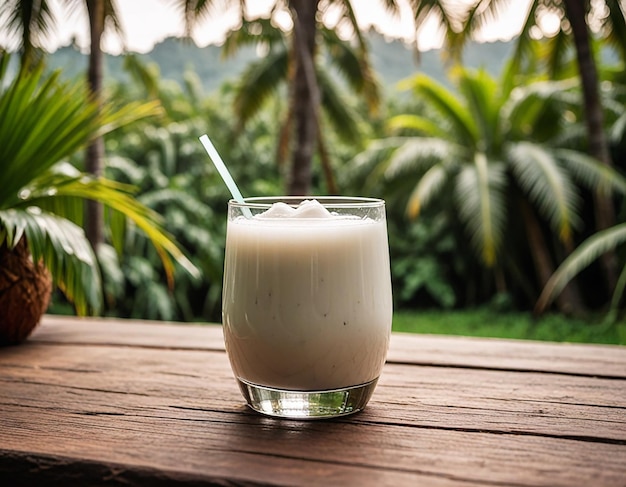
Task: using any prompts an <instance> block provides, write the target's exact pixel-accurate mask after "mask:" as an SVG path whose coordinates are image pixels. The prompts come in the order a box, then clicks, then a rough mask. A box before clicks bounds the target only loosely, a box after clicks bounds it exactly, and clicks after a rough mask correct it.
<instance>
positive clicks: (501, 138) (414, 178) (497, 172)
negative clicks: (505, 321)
mask: <svg viewBox="0 0 626 487" xmlns="http://www.w3.org/2000/svg"><path fill="white" fill-rule="evenodd" d="M509 75H510V71H506V72H505V74H504V75H503V77H502V79H500V80H496V79H493V78H492V77H491V76H489V75H488V74H487V73H486V72H484V71H470V70H467V69H462V68H459V69H458V71H457V72H456V73H455V79H456V80H457V83H458V90H459V95H455V94H454V93H453V92H451V91H450V90H448V89H446V88H445V87H444V86H442V85H440V84H438V83H436V82H435V81H433V80H432V79H430V78H428V77H425V76H416V77H415V78H413V79H412V80H410V81H409V82H408V84H407V86H408V87H410V88H411V89H412V90H413V93H414V94H415V96H416V98H418V99H420V100H422V102H423V104H424V109H423V113H422V114H420V115H416V114H405V115H399V116H397V117H394V118H393V119H391V120H390V121H389V124H390V126H391V127H392V128H394V129H395V130H400V131H401V133H402V135H401V136H396V137H390V138H387V139H382V140H379V141H376V142H374V143H373V144H372V145H371V147H370V148H369V149H368V151H366V152H365V153H363V154H361V155H359V156H358V157H357V158H356V159H355V161H354V164H355V165H356V166H360V167H361V170H362V171H363V173H365V174H369V176H368V177H369V179H370V181H377V180H381V179H382V180H387V181H388V182H390V183H391V182H394V181H402V182H404V183H405V184H410V185H411V186H412V189H411V194H410V196H409V197H408V203H407V213H408V215H409V216H410V217H413V218H415V217H417V216H418V215H419V213H420V212H421V210H422V208H423V207H424V206H426V205H428V204H429V203H431V202H432V201H434V200H436V199H439V200H440V201H450V199H449V198H448V196H449V195H453V200H452V201H453V204H454V205H455V208H456V213H457V214H458V218H459V219H460V221H461V222H462V224H463V225H464V228H465V230H466V234H467V235H468V237H469V241H470V243H471V244H472V246H473V248H474V249H475V250H476V252H477V253H478V255H479V256H480V258H481V260H482V262H483V264H484V265H485V266H486V267H487V268H490V269H494V270H495V272H496V278H498V275H499V272H500V270H499V269H500V268H501V266H502V265H505V264H507V254H510V248H509V247H507V245H509V244H512V246H513V247H514V246H516V245H517V244H516V243H515V242H513V243H511V242H505V238H506V235H507V233H508V230H507V229H508V228H509V227H508V226H507V225H511V223H512V220H513V218H514V216H513V215H519V218H521V219H522V222H523V225H524V229H525V238H526V239H527V241H528V245H529V250H530V252H531V256H532V258H533V261H534V263H535V269H536V277H537V280H538V281H539V282H538V285H539V287H543V286H544V285H545V283H546V282H547V280H548V278H549V276H550V274H551V269H553V268H554V264H553V257H552V255H551V253H550V251H549V250H548V249H549V246H548V244H547V242H546V238H545V235H544V231H543V230H542V225H548V226H549V227H550V228H551V229H552V232H553V233H554V235H556V236H557V238H558V240H560V241H561V242H562V244H563V245H565V246H566V248H571V247H572V242H573V231H574V230H575V228H576V226H577V224H578V222H579V203H580V195H579V190H578V188H577V184H576V183H579V184H583V185H585V186H587V187H590V188H594V189H595V188H597V187H599V186H601V185H605V187H606V186H610V187H611V188H613V189H615V190H619V191H621V192H622V193H623V192H626V181H625V180H624V178H622V177H621V176H620V175H619V174H617V173H615V171H613V170H611V169H610V168H608V167H604V166H599V165H597V164H596V163H595V159H593V158H590V157H588V156H586V155H584V154H582V153H579V152H576V151H573V150H569V149H565V148H561V147H559V146H558V145H556V144H555V143H554V140H555V138H556V135H558V134H559V131H560V130H561V129H562V127H563V124H564V123H565V119H564V116H563V113H564V110H563V108H564V107H565V106H567V104H568V103H571V98H572V97H573V96H575V95H573V93H572V90H571V83H569V82H560V83H549V82H539V83H535V84H531V85H528V86H527V87H519V88H515V89H512V88H511V86H512V83H510V82H509V81H508V77H509ZM513 247H511V248H513ZM505 249H506V250H505ZM510 270H511V269H510ZM512 275H514V273H513V272H512ZM499 286H500V287H501V288H503V286H504V283H503V281H502V280H501V278H500V283H499ZM501 290H503V289H501ZM529 299H531V300H532V299H533V297H532V296H529ZM576 304H577V300H576V299H574V298H571V297H568V296H567V295H566V296H564V297H562V298H561V301H560V306H561V307H562V309H566V308H569V309H573V308H575V306H576Z"/></svg>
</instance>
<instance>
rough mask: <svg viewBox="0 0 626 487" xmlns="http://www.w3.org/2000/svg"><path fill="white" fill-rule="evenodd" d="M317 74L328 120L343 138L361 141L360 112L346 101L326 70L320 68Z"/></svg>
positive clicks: (355, 141)
mask: <svg viewBox="0 0 626 487" xmlns="http://www.w3.org/2000/svg"><path fill="white" fill-rule="evenodd" d="M317 76H318V78H317V82H318V86H319V89H320V94H321V103H322V109H323V110H324V114H325V115H326V118H327V120H328V122H329V123H330V125H332V127H333V129H334V131H335V132H336V133H337V135H339V137H340V138H341V139H343V140H344V141H346V142H349V143H352V144H357V143H359V141H360V140H361V132H360V130H359V125H358V114H357V113H356V111H354V110H352V109H351V108H350V106H349V105H348V104H347V103H346V101H345V98H344V95H343V94H342V93H341V91H340V89H339V87H338V86H337V84H336V83H335V82H333V80H332V78H331V76H329V75H328V73H326V71H324V70H320V69H318V73H317Z"/></svg>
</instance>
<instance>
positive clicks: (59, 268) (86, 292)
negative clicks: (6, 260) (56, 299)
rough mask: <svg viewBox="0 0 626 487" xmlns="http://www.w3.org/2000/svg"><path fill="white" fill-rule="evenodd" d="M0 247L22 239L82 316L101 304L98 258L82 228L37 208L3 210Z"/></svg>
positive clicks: (8, 245)
mask: <svg viewBox="0 0 626 487" xmlns="http://www.w3.org/2000/svg"><path fill="white" fill-rule="evenodd" d="M0 229H1V231H0V244H2V243H6V245H7V247H8V248H13V247H15V245H17V243H18V242H19V241H20V239H21V238H22V237H25V238H26V243H27V244H28V249H29V251H30V253H31V255H32V257H33V260H34V261H35V262H39V261H40V260H42V261H43V263H44V265H45V266H46V267H47V268H48V270H49V271H50V273H51V274H52V277H53V281H54V283H55V284H56V285H57V286H59V288H60V289H61V290H63V292H64V294H65V295H66V296H67V297H68V299H70V300H71V301H72V302H73V303H74V306H75V307H76V311H77V313H78V314H80V315H85V314H87V313H89V312H95V311H98V310H99V309H100V307H101V305H102V299H101V295H100V289H101V286H100V274H99V270H98V265H97V263H96V257H95V255H94V254H93V251H92V250H91V245H90V244H89V241H88V240H87V238H86V237H85V233H84V232H83V230H82V228H80V227H79V226H78V225H76V224H74V223H72V222H71V221H69V220H67V219H65V218H62V217H59V216H57V215H53V214H50V213H46V212H43V211H41V209H40V208H38V207H33V206H29V207H26V208H24V209H19V208H11V209H8V210H0Z"/></svg>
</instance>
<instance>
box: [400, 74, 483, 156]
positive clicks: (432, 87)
mask: <svg viewBox="0 0 626 487" xmlns="http://www.w3.org/2000/svg"><path fill="white" fill-rule="evenodd" d="M401 86H402V87H407V88H410V89H412V90H413V92H414V93H415V95H416V96H417V97H422V98H423V100H424V102H425V103H428V104H429V106H431V107H433V108H434V109H435V110H436V111H437V112H438V113H439V114H440V115H441V116H442V117H443V118H444V119H445V120H447V121H448V122H449V123H450V124H451V128H452V130H453V132H454V134H453V135H452V134H451V137H454V138H456V139H457V140H458V142H459V144H464V145H466V146H468V147H473V146H475V145H476V140H477V139H478V129H477V127H476V124H475V122H474V120H473V119H472V116H471V114H470V113H469V111H468V110H467V108H466V107H464V106H463V104H462V103H461V101H460V100H459V99H457V98H456V97H455V95H454V94H453V93H452V92H451V91H449V90H448V89H446V88H445V87H444V86H443V85H441V84H439V83H438V82H437V81H435V80H434V79H432V78H430V77H428V76H425V75H421V74H420V75H417V76H415V77H413V78H410V79H408V80H406V81H405V82H403V83H402V85H401Z"/></svg>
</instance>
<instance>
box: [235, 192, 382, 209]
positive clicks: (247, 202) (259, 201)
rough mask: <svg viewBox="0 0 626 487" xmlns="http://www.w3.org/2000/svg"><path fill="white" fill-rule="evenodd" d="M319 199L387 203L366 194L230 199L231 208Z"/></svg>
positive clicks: (337, 204)
mask: <svg viewBox="0 0 626 487" xmlns="http://www.w3.org/2000/svg"><path fill="white" fill-rule="evenodd" d="M306 200H317V201H319V202H320V203H321V204H322V206H324V207H331V208H354V207H357V206H358V207H359V208H376V207H379V206H384V205H385V200H383V199H382V198H371V197H366V196H314V195H311V196H252V197H249V198H244V199H243V203H242V202H240V201H237V200H234V199H230V200H229V201H228V206H229V207H231V208H262V209H267V208H269V207H271V206H272V205H273V204H274V203H279V202H280V203H286V204H292V205H298V204H300V203H301V202H302V201H306Z"/></svg>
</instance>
